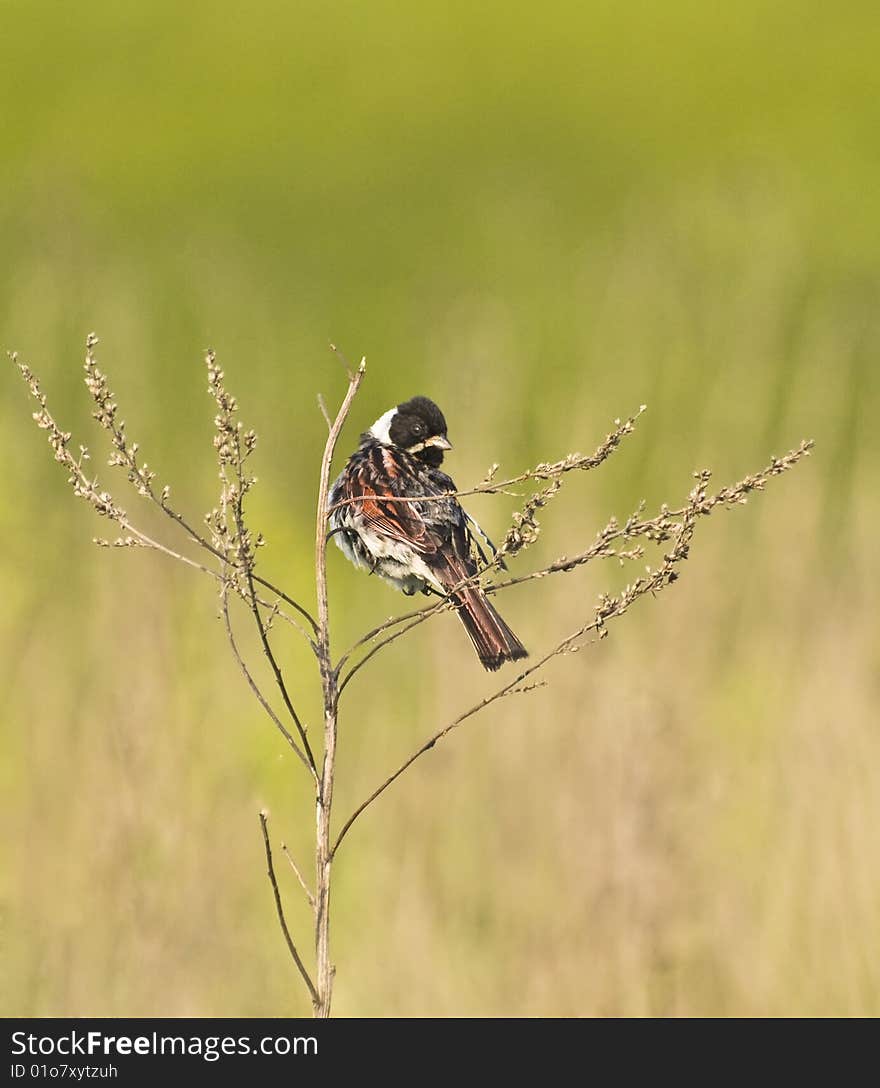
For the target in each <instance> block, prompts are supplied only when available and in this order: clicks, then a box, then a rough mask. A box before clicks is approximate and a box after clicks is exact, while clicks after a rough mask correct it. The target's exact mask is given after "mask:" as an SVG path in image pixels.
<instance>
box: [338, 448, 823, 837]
mask: <svg viewBox="0 0 880 1088" xmlns="http://www.w3.org/2000/svg"><path fill="white" fill-rule="evenodd" d="M812 447H813V442H812V441H804V442H801V444H800V446H799V447H798V448H797V449H795V450H791V451H790V452H789V453H787V454H786V455H785V456H783V457H774V458H772V459H771V461H770V463H769V465H767V466H766V467H765V468H764V469H762V470H761V471H760V472H757V473H754V474H752V475H750V476H746V477H744V478H743V479H742V480H740V481H739V483H737V484H733V485H731V486H730V487H725V488H722V489H721V490H720V491H719V492H717V493H716V494H714V495H709V494H708V492H707V487H708V482H709V478H710V476H711V473H710V472H708V471H707V470H703V471H702V472H697V473H694V476H695V477H696V479H697V481H698V482H697V485H696V486H695V487H694V488H693V489H692V491H691V493H690V495H689V496H688V502H687V504H686V505H685V506H684V507H682V508H681V509H680V510H678V511H675V512H674V513H673V512H670V511H669V510H668V509H666V508H664V509H663V510H662V511H661V513H660V514H659V515H658V516H657V517H656V518H653V519H649V520H648V521H645V522H637V521H635V520H634V519H633V518H631V519H629V521H628V522H627V523H626V526H624V527H623V528H622V529H620V530H619V531H617V535H626V531H627V526H628V527H629V529H630V531H631V532H635V531H636V530H637V529H638V530H644V532H643V535H646V536H649V537H651V538H652V539H655V540H656V541H657V542H663V543H665V542H667V541H670V540H671V541H672V547H671V549H670V550H669V551H668V552H667V553H666V554H665V555H664V557H663V563H662V565H661V566H660V567H659V568H658V569H656V570H653V571H652V570H651V568H650V567H649V568H647V577H641V578H637V579H636V580H635V581H634V582H632V583H630V584H628V585H627V586H626V587H625V588H624V589H623V590H621V592H620V593H618V594H616V595H615V596H608V595H605V594H603V595H602V596H600V598H599V604H598V605H597V607H596V614H595V618H594V619H592V620H590V621H589V622H588V623H585V624H584V625H583V626H582V627H579V628H578V629H577V630H576V631H574V632H572V634H570V635H567V636H566V637H565V638H564V639H562V641H561V642H559V643H557V645H556V646H554V647H553V649H552V650H550V651H549V652H548V653H546V654H545V655H544V656H543V657H542V658H540V659H539V660H538V661H536V662H535V663H534V664H532V665H530V666H529V667H528V668H527V669H525V670H523V671H522V672H521V673H520V674H519V675H518V676H517V677H516V678H515V679H514V680H511V681H509V682H508V683H506V684H504V685H503V686H502V687H500V688H498V689H497V690H496V691H495V692H493V693H492V694H491V695H487V696H486V697H485V698H484V699H482V700H480V702H478V703H476V704H475V705H474V706H472V707H470V708H469V709H468V710H466V711H464V713H462V714H460V715H459V716H458V717H457V718H455V719H454V720H453V721H451V722H450V723H449V724H447V725H445V726H444V727H443V728H442V729H439V730H438V731H437V732H436V733H434V734H433V735H432V736H431V737H429V738H428V740H426V741H425V742H424V744H422V745H421V746H420V747H419V748H417V749H416V751H415V752H413V753H412V755H410V756H409V757H408V758H407V759H406V760H404V762H403V763H402V764H401V765H400V766H399V767H398V768H397V770H396V771H394V772H393V774H391V775H389V776H388V778H386V779H385V781H384V782H382V783H381V784H380V785H379V786H378V787H377V788H376V789H375V790H373V792H372V793H371V794H370V795H369V796H368V797H367V798H366V799H365V800H364V801H362V802H361V804H360V805H358V807H357V808H356V809H355V810H354V812H353V813H352V814H351V816H349V818H348V819H347V820H346V822H345V823H344V824H343V825H342V829H341V830H340V832H339V834H338V835H337V836H336V840H335V842H334V844H333V850H332V851H331V857H333V856H334V855H335V854H336V851H337V850H338V849H339V846H340V843H341V842H342V840H343V839H344V838H345V836H346V835H347V834H348V831H349V829H350V828H351V826H352V825H353V824H354V822H355V821H356V820H357V819H358V817H359V816H360V815H361V814H362V813H363V812H364V811H365V810H366V809H367V808H369V807H370V805H372V804H373V802H374V801H376V800H377V799H378V798H379V797H380V796H381V795H382V794H383V793H384V792H385V790H387V789H388V788H389V786H391V785H392V784H393V783H394V782H396V781H397V779H398V778H400V776H401V775H402V774H403V773H404V771H406V770H407V769H408V768H409V767H411V766H412V764H413V763H415V761H416V760H417V759H418V758H419V757H420V756H422V755H424V754H425V752H429V751H430V750H431V749H432V748H433V747H434V745H435V744H437V742H438V741H440V740H442V739H443V738H444V737H445V736H447V734H449V733H451V732H452V731H453V730H455V729H457V728H458V727H459V726H460V725H462V724H463V723H464V722H466V721H467V720H468V719H469V718H472V717H473V716H474V715H475V714H477V713H479V711H481V710H483V709H485V708H486V707H487V706H490V705H491V704H492V703H494V702H496V701H497V700H498V699H501V698H503V697H504V696H505V695H509V694H512V693H513V692H514V691H515V690H517V689H519V687H520V685H521V684H522V682H523V681H524V680H526V679H528V677H530V676H532V675H534V673H536V672H537V671H538V670H539V669H542V668H543V667H544V666H545V665H546V664H547V663H548V662H549V661H551V660H552V659H553V658H555V657H558V656H560V655H562V654H566V653H572V652H575V651H576V650H578V649H579V648H580V644H581V641H582V639H584V638H585V636H586V635H588V634H589V633H590V632H596V633H597V634H598V635H599V637H600V638H604V637H605V635H606V634H607V628H606V624H607V622H608V621H609V620H611V619H616V618H617V617H619V616H622V615H623V614H624V613H625V612H627V611H628V610H629V608H630V607H631V606H632V605H633V604H634V603H635V601H637V600H639V599H640V598H641V597H643V596H645V595H646V594H647V593H651V594H657V593H659V592H660V591H661V590H663V589H665V588H666V587H667V586H669V585H671V584H672V583H673V582H675V581H676V580H677V579H678V572H677V570H676V569H675V568H676V567H677V566H678V565H679V564H680V563H682V562H684V561H685V560H686V559H687V558H688V555H689V551H690V543H691V539H692V538H693V534H694V529H695V527H696V522H697V519H698V518H700V517H705V516H708V515H710V514H711V513H712V512H713V511H714V510H715V509H717V508H718V507H719V506H722V507H728V508H729V507H731V506H733V505H737V504H743V503H745V502H746V501H747V496H748V494H749V493H750V492H751V491H755V490H758V491H760V490H763V488H764V485H765V484H766V483H767V481H768V480H769V479H770V478H771V477H773V476H778V475H780V474H781V473H783V472H786V471H788V469H790V468H792V467H793V466H794V465H796V464H797V463H798V461H800V460H801V459H802V458H803V457H806V456H808V455H809V453H810V451H811V449H812ZM676 517H678V518H680V520H678V521H676V520H674V519H675V518H676ZM601 537H602V534H601V533H600V540H601ZM595 547H596V546H595V545H594V548H595ZM584 554H586V553H584ZM556 569H558V570H563V569H570V567H561V566H558V567H557V568H556ZM543 573H547V572H546V571H545V572H543ZM521 580H524V579H521ZM515 581H517V580H511V584H513V583H514V582H515ZM496 588H500V587H496ZM410 626H412V625H410ZM409 629H410V628H407V630H409ZM350 676H351V673H350V674H349V678H350Z"/></svg>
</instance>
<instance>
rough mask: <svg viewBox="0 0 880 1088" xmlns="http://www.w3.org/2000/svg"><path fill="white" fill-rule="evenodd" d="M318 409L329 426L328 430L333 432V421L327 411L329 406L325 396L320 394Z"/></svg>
mask: <svg viewBox="0 0 880 1088" xmlns="http://www.w3.org/2000/svg"><path fill="white" fill-rule="evenodd" d="M318 407H319V408H320V409H321V415H322V416H323V417H324V422H325V423H326V424H327V430H328V431H332V430H333V420H332V419H331V418H330V413H329V412H328V411H327V405H326V403H325V401H324V394H323V393H319V394H318Z"/></svg>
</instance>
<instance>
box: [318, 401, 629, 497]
mask: <svg viewBox="0 0 880 1088" xmlns="http://www.w3.org/2000/svg"><path fill="white" fill-rule="evenodd" d="M646 410H647V409H646V406H645V405H644V404H643V405H642V406H641V407H640V408H639V410H638V411H637V412H636V413H635V414H634V415H632V416H630V417H629V419H625V420H623V422H621V421H620V420H619V419H617V420H615V421H614V430H613V431H611V432H610V433H609V434H608V435H607V437H606V438H605V441H604V442H602V443H600V445H599V446H597V447H596V450H595V452H594V453H592V454H588V455H586V456H585V455H584V454H581V453H570V454H568V455H567V456H566V457H563V458H562V460H560V461H554V462H552V463H548V462H544V461H542V462H541V463H540V464H537V465H535V467H534V468H530V469H527V470H526V471H525V472H521V473H520V474H519V475H518V476H511V477H510V479H508V480H501V481H500V482H495V481H494V480H491V479H489V480H486V481H484V482H483V483H480V484H477V485H476V486H475V487H471V488H468V489H467V490H465V491H444V492H442V493H441V494H439V495H415V496H414V495H383V496H382V501H383V502H417V503H429V502H446V501H447V500H448V499H461V498H466V497H467V496H468V495H498V494H510V492H508V491H507V488H509V487H512V486H513V485H514V484H521V483H524V482H525V481H526V480H557V479H559V478H560V477H562V476H565V475H566V474H567V473H569V472H575V471H582V472H586V471H588V470H589V469H593V468H598V466H599V465H601V464H602V463H603V462H604V461H606V460H607V459H608V458H609V457H610V456H611V454H612V453H613V452H614V451H615V450H616V449H617V448H618V447H619V446H620V443H621V442H622V441H623V439H624V438H625V437H626V436H627V435H629V434H632V433H633V431H634V430H635V425H636V423H637V422H638V419H639V417H640V416H641V415H642V413H643V412H645V411H646ZM367 500H368V496H362V495H354V496H352V497H351V498H348V499H340V500H339V502H337V503H334V505H333V506H332V507H331V508H330V510H329V511H328V513H330V514H332V513H333V512H334V511H335V510H338V509H340V507H343V506H349V505H351V504H353V503H358V502H366V501H367Z"/></svg>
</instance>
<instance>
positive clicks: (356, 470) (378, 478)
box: [334, 449, 442, 557]
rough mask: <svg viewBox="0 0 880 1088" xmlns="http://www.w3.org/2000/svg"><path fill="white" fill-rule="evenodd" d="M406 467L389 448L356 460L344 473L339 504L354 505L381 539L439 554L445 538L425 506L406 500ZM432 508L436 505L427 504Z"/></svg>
mask: <svg viewBox="0 0 880 1088" xmlns="http://www.w3.org/2000/svg"><path fill="white" fill-rule="evenodd" d="M401 473H402V466H401V465H400V463H399V461H398V458H397V457H396V456H395V455H394V452H393V451H392V450H389V449H376V450H371V451H369V454H368V456H366V457H363V458H360V459H358V460H357V461H352V463H351V464H350V465H349V467H348V470H347V471H346V472H345V473H343V475H342V477H341V479H340V481H339V485H338V488H337V489H336V493H335V494H334V500H335V503H337V504H338V503H344V504H347V505H349V506H350V508H351V511H352V514H360V516H361V517H362V518H363V519H364V521H365V522H366V524H367V526H368V527H369V528H370V529H371V530H372V531H373V532H374V533H377V534H379V535H380V536H384V537H387V538H388V539H389V540H393V541H396V542H398V543H401V544H408V545H409V546H410V547H411V548H412V549H413V551H415V552H416V553H418V554H419V555H422V556H425V557H429V556H433V555H435V554H436V553H437V552H438V551H439V550H440V548H441V546H442V539H441V538H440V536H439V535H438V533H437V532H436V531H435V530H434V528H433V526H432V525H431V523H430V521H429V520H426V518H425V516H424V511H423V509H422V508H421V507H422V505H423V504H421V503H419V502H408V501H402V500H404V499H405V495H404V494H401V492H403V491H404V486H403V483H404V481H403V477H402V475H401ZM424 505H425V506H428V507H430V506H431V505H432V504H430V503H428V504H424Z"/></svg>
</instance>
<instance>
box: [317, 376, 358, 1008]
mask: <svg viewBox="0 0 880 1088" xmlns="http://www.w3.org/2000/svg"><path fill="white" fill-rule="evenodd" d="M366 365H367V362H366V359H361V363H360V366H359V367H358V369H357V370H356V371H355V372H354V373H352V372H351V371H349V378H348V390H347V392H346V394H345V398H344V399H343V401H342V406H341V407H340V409H339V411H338V413H337V415H336V419H335V420H334V421H333V425H332V426H331V428H330V433H329V434H328V435H327V442H326V445H325V446H324V455H323V457H322V458H321V475H320V477H319V484H318V508H317V511H316V514H315V585H316V587H317V592H318V635H317V639H318V664H319V667H320V670H321V690H322V693H323V700H324V763H323V766H322V769H321V784H320V789H319V793H318V805H317V821H316V823H317V827H316V844H315V871H316V883H315V900H316V905H315V948H316V958H317V988H318V1005H317V1007H316V1010H315V1015H316V1016H319V1017H327V1016H329V1015H330V1003H331V1000H332V996H333V965H332V962H331V959H330V870H331V865H332V861H333V855H332V851H331V845H330V844H331V831H330V816H331V811H332V806H333V783H334V777H335V774H336V728H337V719H338V706H339V692H338V688H337V673H336V670H335V669H334V668H333V665H332V661H331V657H330V619H329V611H328V607H327V517H328V511H327V495H328V493H329V490H330V465H331V463H332V461H333V453H334V450H335V449H336V442H337V440H338V439H339V434H340V432H341V431H342V428H343V425H344V424H345V420H346V418H347V417H348V413H349V411H350V410H351V405H352V402H353V401H354V398H355V396H357V391H358V389H359V388H360V384H361V382H362V381H363V377H364V371H365V370H366Z"/></svg>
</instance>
